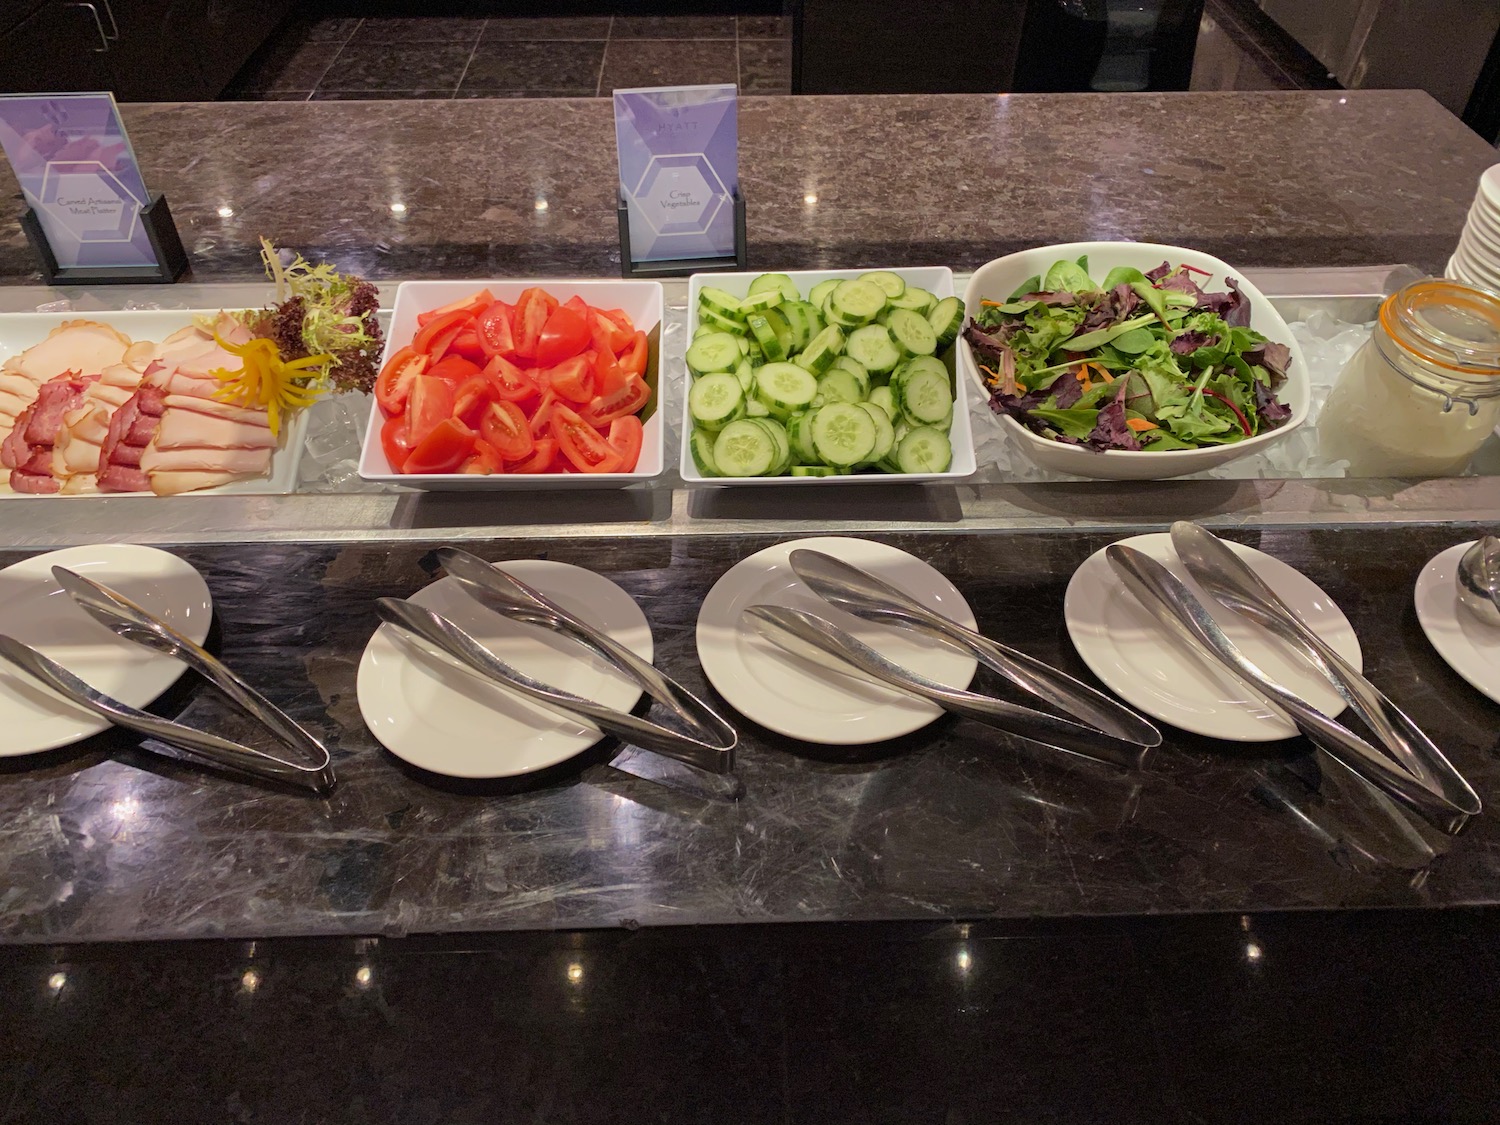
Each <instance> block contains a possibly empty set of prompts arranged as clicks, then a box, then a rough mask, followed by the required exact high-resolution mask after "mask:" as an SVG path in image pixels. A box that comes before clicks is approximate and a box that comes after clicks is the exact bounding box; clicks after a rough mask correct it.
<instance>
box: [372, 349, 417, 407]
mask: <svg viewBox="0 0 1500 1125" xmlns="http://www.w3.org/2000/svg"><path fill="white" fill-rule="evenodd" d="M429 362H430V361H429V360H428V358H427V357H426V356H425V355H422V354H421V353H420V352H418V351H417V349H416V348H411V347H406V348H402V349H401V350H400V351H399V352H397V353H396V354H395V355H393V356H391V358H390V360H389V361H388V362H387V363H386V365H385V368H384V369H383V370H382V371H381V372H380V377H379V378H378V379H376V380H375V401H376V402H378V403H380V409H381V410H384V411H385V412H386V413H387V414H389V415H392V416H395V415H397V414H400V413H401V412H402V411H404V410H405V409H406V399H407V396H408V395H410V394H411V381H412V379H414V378H416V376H418V375H420V374H422V373H423V372H424V371H426V370H427V364H428V363H429Z"/></svg>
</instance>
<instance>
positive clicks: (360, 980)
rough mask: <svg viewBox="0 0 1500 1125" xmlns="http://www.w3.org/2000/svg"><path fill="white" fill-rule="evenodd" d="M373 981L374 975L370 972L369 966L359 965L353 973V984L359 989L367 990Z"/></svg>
mask: <svg viewBox="0 0 1500 1125" xmlns="http://www.w3.org/2000/svg"><path fill="white" fill-rule="evenodd" d="M374 979H375V974H374V973H372V972H371V971H370V966H368V965H361V966H360V967H359V968H358V969H356V970H355V971H354V983H355V984H357V985H359V987H360V988H369V987H370V982H371V981H372V980H374Z"/></svg>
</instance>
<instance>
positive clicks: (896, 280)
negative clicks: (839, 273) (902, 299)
mask: <svg viewBox="0 0 1500 1125" xmlns="http://www.w3.org/2000/svg"><path fill="white" fill-rule="evenodd" d="M859 280H861V281H868V282H870V283H872V284H874V285H878V286H880V288H881V289H882V290H883V291H884V292H885V295H886V299H887V300H894V299H895V298H896V297H899V296H901V294H903V293H905V292H906V282H905V281H903V280H902V279H901V276H900V275H899V274H894V273H891V271H890V270H873V271H871V272H870V273H862V274H860V275H859Z"/></svg>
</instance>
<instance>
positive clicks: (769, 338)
mask: <svg viewBox="0 0 1500 1125" xmlns="http://www.w3.org/2000/svg"><path fill="white" fill-rule="evenodd" d="M748 323H749V325H750V335H752V336H754V337H755V342H756V343H757V344H759V345H760V350H761V353H762V354H763V355H764V356H765V357H766V359H768V360H770V361H771V362H772V363H779V362H780V361H781V360H784V359H786V357H787V354H788V351H789V349H790V347H791V343H792V326H791V325H790V324H788V323H787V319H786V317H785V316H783V315H782V313H781V310H780V309H767V310H766V311H765V312H759V313H751V314H750V319H749V321H748Z"/></svg>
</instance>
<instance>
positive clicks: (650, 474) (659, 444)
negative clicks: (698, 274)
mask: <svg viewBox="0 0 1500 1125" xmlns="http://www.w3.org/2000/svg"><path fill="white" fill-rule="evenodd" d="M534 286H540V287H541V288H543V289H545V290H546V291H547V292H548V293H551V294H552V295H553V296H554V297H556V298H557V299H558V300H559V301H566V300H568V298H570V297H574V296H577V297H582V298H583V299H584V300H585V301H587V302H588V303H589V304H590V305H593V306H594V307H596V308H601V309H624V310H625V312H626V313H627V314H628V315H629V317H630V319H631V320H632V321H634V322H635V326H636V327H637V328H638V329H640V330H641V331H643V332H645V333H646V338H647V339H648V340H649V341H650V343H651V352H650V358H649V359H648V360H647V363H646V382H647V384H649V385H650V387H651V399H650V401H648V402H647V403H646V408H645V413H644V415H643V417H642V421H643V422H644V423H645V435H644V439H643V440H642V442H641V456H640V460H639V461H638V462H637V463H636V467H635V471H634V472H630V473H491V474H488V475H486V474H483V473H398V472H396V470H395V469H393V468H391V463H390V462H389V461H388V460H386V456H385V450H384V449H383V448H381V445H380V427H381V426H382V425H383V424H384V423H385V415H384V414H383V413H382V412H381V409H380V404H379V403H378V402H376V401H375V399H374V396H371V399H370V425H369V427H368V428H367V429H366V430H365V442H364V447H363V448H362V449H361V451H360V457H359V475H360V476H361V477H362V478H364V479H365V480H368V481H377V482H379V483H381V484H400V485H405V486H406V487H408V488H419V489H424V490H426V491H428V492H495V491H507V490H513V491H536V490H542V489H547V490H551V489H559V488H563V489H568V488H573V489H589V488H624V487H625V486H627V485H631V484H642V483H644V482H646V481H649V480H652V479H653V478H655V477H659V476H661V474H662V470H663V469H664V468H665V467H666V415H665V414H664V411H665V409H666V399H665V388H664V387H663V386H662V384H661V328H662V316H663V312H664V309H665V302H664V300H663V297H662V288H661V282H659V281H571V280H566V279H561V280H560V279H556V278H552V279H546V278H544V279H532V280H521V281H516V280H505V281H484V280H478V281H403V282H402V283H401V284H400V285H399V286H397V288H396V304H395V307H394V308H393V309H392V310H391V326H390V328H389V330H387V332H386V338H385V354H384V355H382V356H381V357H380V364H381V367H382V368H384V366H385V363H386V361H387V360H388V359H390V357H391V356H393V355H394V354H395V353H396V352H397V351H398V350H400V349H401V348H404V347H406V346H407V345H408V344H410V343H411V342H412V339H413V337H415V336H416V334H417V314H418V313H423V312H429V311H431V310H432V309H440V308H442V307H443V306H444V305H450V304H452V303H453V302H455V301H461V300H463V299H464V298H465V297H469V296H472V295H473V294H475V293H477V292H479V290H481V289H488V290H489V291H490V292H491V293H492V294H494V296H495V299H496V300H499V301H506V302H509V303H512V304H514V303H515V302H516V301H517V300H519V299H520V296H521V293H522V292H523V291H525V290H527V289H530V288H532V287H534Z"/></svg>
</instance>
